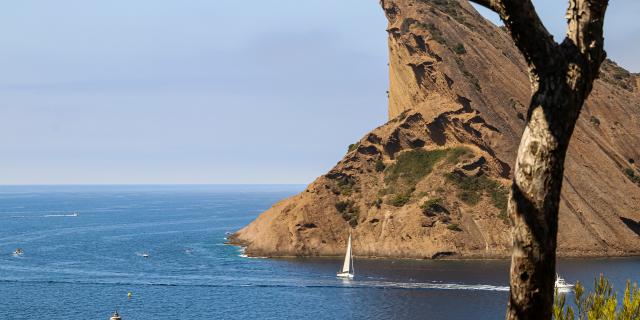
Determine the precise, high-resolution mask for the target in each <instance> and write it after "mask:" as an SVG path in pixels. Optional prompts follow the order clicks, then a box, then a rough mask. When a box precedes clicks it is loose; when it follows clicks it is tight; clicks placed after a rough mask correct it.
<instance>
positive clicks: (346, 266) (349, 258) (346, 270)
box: [336, 231, 355, 279]
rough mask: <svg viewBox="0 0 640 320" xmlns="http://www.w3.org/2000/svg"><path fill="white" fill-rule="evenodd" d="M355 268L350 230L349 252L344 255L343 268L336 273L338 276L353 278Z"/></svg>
mask: <svg viewBox="0 0 640 320" xmlns="http://www.w3.org/2000/svg"><path fill="white" fill-rule="evenodd" d="M354 274H355V269H354V268H353V253H352V251H351V231H349V241H347V253H346V254H345V255H344V263H343V264H342V270H341V271H340V272H338V273H337V274H336V276H337V277H338V278H342V279H353V277H354Z"/></svg>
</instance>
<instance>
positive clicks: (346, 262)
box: [342, 234, 351, 273]
mask: <svg viewBox="0 0 640 320" xmlns="http://www.w3.org/2000/svg"><path fill="white" fill-rule="evenodd" d="M350 267H351V234H349V241H348V242H347V253H346V254H345V256H344V264H343V265H342V272H346V273H349V268H350Z"/></svg>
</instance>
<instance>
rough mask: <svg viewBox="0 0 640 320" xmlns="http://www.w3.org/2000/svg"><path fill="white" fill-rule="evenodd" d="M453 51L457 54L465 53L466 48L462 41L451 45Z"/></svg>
mask: <svg viewBox="0 0 640 320" xmlns="http://www.w3.org/2000/svg"><path fill="white" fill-rule="evenodd" d="M453 52H455V53H457V54H465V53H467V49H465V47H464V45H463V44H462V43H458V44H456V45H455V46H453Z"/></svg>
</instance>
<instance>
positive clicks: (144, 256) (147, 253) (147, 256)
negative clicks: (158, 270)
mask: <svg viewBox="0 0 640 320" xmlns="http://www.w3.org/2000/svg"><path fill="white" fill-rule="evenodd" d="M142 257H143V258H149V257H150V255H149V252H143V253H142Z"/></svg>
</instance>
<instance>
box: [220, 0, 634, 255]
mask: <svg viewBox="0 0 640 320" xmlns="http://www.w3.org/2000/svg"><path fill="white" fill-rule="evenodd" d="M382 7H383V10H384V12H385V14H386V16H387V18H388V20H389V25H388V29H387V31H388V37H389V78H390V88H389V122H387V123H386V124H384V125H382V126H380V127H378V128H376V129H374V130H373V131H372V132H370V133H368V134H366V135H365V136H364V137H363V138H362V139H361V140H360V141H358V142H357V143H355V144H354V145H352V146H351V148H350V150H349V152H348V153H347V154H346V155H345V157H344V158H343V159H342V160H341V161H340V162H339V163H338V164H337V165H336V166H335V167H334V168H333V169H332V170H331V171H330V172H328V173H327V174H325V175H323V176H321V177H319V178H318V179H316V180H315V181H314V182H313V183H311V184H310V185H309V186H308V187H307V188H306V190H305V191H304V192H302V193H300V194H298V195H296V196H294V197H292V198H289V199H286V200H283V201H281V202H279V203H277V204H276V205H274V206H273V207H272V208H271V209H269V210H267V211H266V212H264V213H263V214H261V215H260V216H259V217H258V218H257V219H256V220H255V221H254V222H252V223H251V224H250V225H248V226H247V227H245V228H243V229H242V230H239V231H238V232H237V233H236V234H234V235H232V236H231V237H230V242H232V243H236V244H241V245H244V246H246V247H247V250H246V252H247V253H248V254H249V255H257V256H317V255H340V254H343V252H344V249H345V245H346V243H345V242H346V239H347V235H348V232H349V231H348V230H349V228H352V229H353V235H354V237H353V238H354V239H353V248H354V254H355V255H356V256H375V257H393V258H419V259H422V258H441V257H450V258H489V257H505V256H507V255H509V254H510V241H511V240H510V233H509V225H508V219H507V218H506V216H505V207H506V194H507V190H508V188H509V185H510V179H511V174H512V167H513V162H514V160H515V156H516V150H517V147H518V144H519V141H520V136H521V133H522V130H523V128H524V124H525V121H526V118H527V109H528V101H529V96H530V91H531V88H530V82H529V78H528V75H527V69H526V65H525V63H524V60H523V58H522V57H521V55H520V53H519V52H518V51H517V49H516V48H515V46H514V45H513V43H512V41H511V38H510V37H509V35H508V34H507V33H506V32H505V31H504V30H502V29H501V28H498V27H496V26H495V25H493V24H491V23H490V22H488V21H486V20H485V19H484V18H482V17H481V16H480V15H479V14H478V13H477V12H476V11H475V9H474V8H473V7H472V6H470V5H469V4H468V3H467V2H466V1H454V0H437V1H436V0H421V1H418V0H393V1H392V0H383V1H382ZM639 87H640V77H639V76H638V75H634V74H630V73H629V72H627V71H626V70H624V69H622V68H620V67H618V66H617V65H616V64H615V63H614V62H611V61H607V62H605V64H604V65H603V67H602V75H601V76H600V79H599V80H597V81H596V84H595V87H594V90H593V93H592V94H591V96H590V97H589V100H588V102H587V103H586V105H585V107H584V109H583V111H582V114H581V116H580V120H579V121H578V124H577V126H576V130H575V133H574V136H573V140H572V142H571V146H570V150H569V154H568V156H567V161H566V171H565V180H564V183H563V194H562V202H561V206H560V229H559V254H560V255H563V256H609V255H630V254H638V252H639V250H640V236H639V234H640V223H638V222H639V221H640V170H638V168H639V166H638V165H639V164H640V94H639V92H640V89H639ZM310 143H311V142H310Z"/></svg>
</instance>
